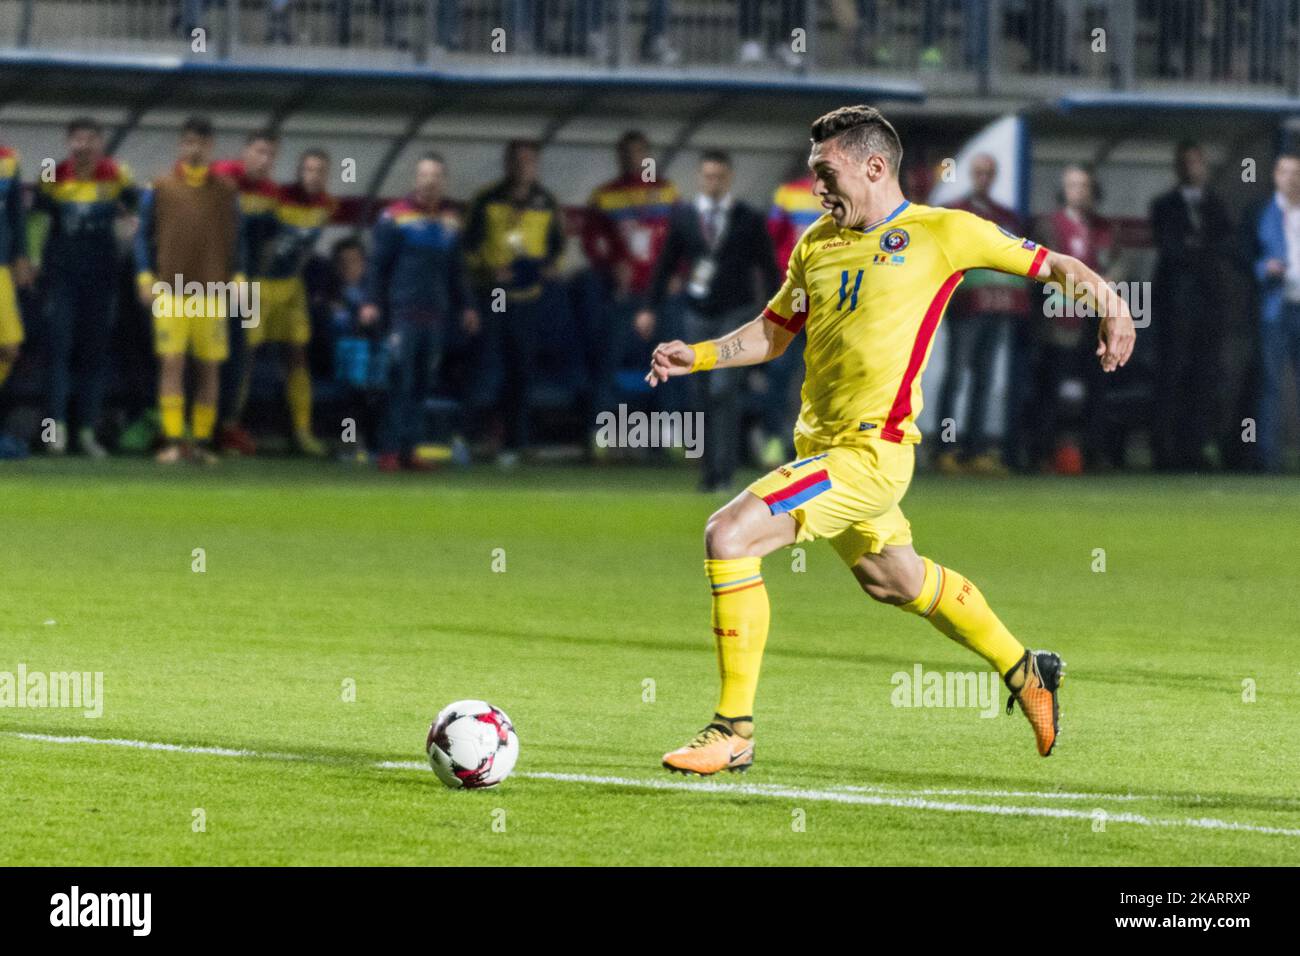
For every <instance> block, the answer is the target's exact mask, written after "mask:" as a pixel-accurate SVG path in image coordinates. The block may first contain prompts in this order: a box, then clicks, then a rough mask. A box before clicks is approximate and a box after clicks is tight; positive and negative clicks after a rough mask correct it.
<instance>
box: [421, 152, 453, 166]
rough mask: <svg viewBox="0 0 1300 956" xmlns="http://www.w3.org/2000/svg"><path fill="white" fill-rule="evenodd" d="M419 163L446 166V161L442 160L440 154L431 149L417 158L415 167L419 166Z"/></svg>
mask: <svg viewBox="0 0 1300 956" xmlns="http://www.w3.org/2000/svg"><path fill="white" fill-rule="evenodd" d="M421 163H437V164H438V165H439V166H446V165H447V160H445V159H444V158H443V156H442V153H439V152H437V151H435V150H432V149H431V150H429V151H428V152H425V153H421V154H420V156H419V158H418V159H416V161H415V165H417V166H419V165H420V164H421Z"/></svg>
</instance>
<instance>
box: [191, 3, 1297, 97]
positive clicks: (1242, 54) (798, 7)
mask: <svg viewBox="0 0 1300 956" xmlns="http://www.w3.org/2000/svg"><path fill="white" fill-rule="evenodd" d="M244 6H245V8H248V7H250V5H249V4H245V5H244ZM225 8H226V0H177V2H176V3H175V6H174V11H173V15H172V21H171V24H172V28H173V30H175V31H176V32H177V33H178V34H179V35H181V36H185V37H189V36H190V35H191V34H192V32H193V31H194V30H195V29H196V28H200V27H209V26H213V25H214V24H216V23H217V22H218V20H217V17H218V16H219V15H220V14H221V13H222V12H223V11H224V10H225ZM249 12H251V11H250V10H248V9H246V10H245V11H244V14H245V15H247V13H249ZM260 12H261V17H260V23H261V36H260V40H261V42H262V43H264V44H267V45H272V44H285V45H289V44H294V43H299V42H309V43H313V44H320V43H326V44H330V45H335V46H338V47H341V48H347V47H353V46H359V45H365V46H380V47H382V48H388V49H393V50H411V49H414V48H421V49H427V50H431V51H433V52H434V53H438V52H464V51H472V49H473V48H474V47H475V46H476V45H477V46H482V45H484V44H486V43H488V42H490V41H491V38H492V36H493V31H494V30H496V29H497V28H500V29H503V30H504V31H505V34H504V37H503V38H501V39H504V42H505V47H504V48H503V49H498V48H494V49H493V52H503V50H504V51H505V52H509V53H513V54H520V55H526V56H532V55H541V56H555V57H580V58H585V59H587V60H589V61H591V62H593V63H595V64H598V65H608V64H610V63H612V62H613V61H614V60H615V59H616V58H617V57H618V49H617V48H618V47H619V46H620V44H621V34H622V33H623V31H625V30H627V31H629V32H630V34H631V35H632V36H633V37H634V44H633V46H634V48H635V50H636V51H637V57H638V59H639V60H640V61H641V62H643V63H648V64H656V65H663V66H674V65H676V64H678V63H679V62H681V60H682V59H683V51H682V50H681V49H679V48H678V46H677V45H675V40H674V38H677V41H676V42H680V41H681V40H683V39H686V40H688V42H689V39H690V36H689V35H690V34H691V33H696V34H698V33H700V32H701V31H704V32H710V31H712V30H715V29H717V28H718V27H717V26H715V25H714V23H713V22H712V20H710V19H709V18H708V17H707V16H706V17H704V18H702V17H701V15H700V11H699V9H698V8H692V7H691V6H690V5H688V4H682V3H679V2H674V0H638V2H632V0H363V2H359V0H311V2H306V0H297V2H295V0H266V2H265V3H264V4H263V5H262V9H261V11H260ZM817 14H820V16H817ZM713 15H714V16H715V17H719V16H720V17H722V18H725V19H727V20H729V21H730V22H726V23H724V24H720V25H719V26H721V28H722V29H724V30H727V31H734V36H732V37H730V38H724V37H723V36H722V35H717V36H713V35H712V34H711V35H710V44H709V48H710V53H709V56H708V58H709V59H713V60H717V61H718V62H722V61H724V60H725V59H726V57H727V56H728V55H730V56H732V57H733V58H734V60H735V61H736V62H738V63H740V64H746V65H755V64H764V63H767V64H775V65H779V66H782V67H785V68H787V69H789V70H791V71H796V72H797V71H801V70H803V69H804V68H805V66H806V63H805V59H806V58H805V56H804V55H803V54H804V53H806V52H807V44H804V45H802V46H799V47H798V48H796V44H795V43H794V42H793V39H794V37H795V36H797V35H802V36H803V37H804V38H805V39H806V38H807V36H808V35H809V34H810V33H812V34H817V33H819V32H820V31H822V30H829V31H831V32H832V33H834V34H836V35H838V36H839V37H842V38H843V40H842V45H843V46H844V48H845V50H846V51H847V54H848V56H849V58H850V62H852V63H853V64H855V65H859V66H860V65H863V64H868V65H871V66H875V67H879V68H885V69H888V68H899V69H912V68H915V67H919V68H921V69H923V70H941V69H945V68H954V67H955V68H960V69H965V70H974V71H979V70H983V69H985V68H987V67H988V66H989V65H990V63H989V61H990V56H991V55H992V54H993V49H992V48H994V47H997V48H1000V50H999V55H1000V60H1001V62H1000V63H999V64H998V67H997V68H998V69H1009V68H1014V64H1015V62H1017V61H1018V62H1019V68H1020V69H1022V70H1024V71H1027V72H1051V73H1063V74H1072V73H1081V72H1086V69H1085V67H1086V64H1085V63H1084V62H1083V61H1084V59H1085V57H1086V54H1087V51H1088V50H1089V49H1090V44H1091V43H1092V42H1093V40H1094V39H1095V38H1094V37H1093V35H1092V31H1093V30H1094V29H1096V28H1098V27H1102V28H1104V29H1106V30H1115V31H1121V32H1126V33H1134V34H1136V35H1138V36H1139V37H1140V38H1141V39H1142V40H1143V41H1146V40H1147V39H1148V38H1150V40H1151V42H1150V47H1151V51H1150V53H1151V56H1150V60H1151V62H1150V63H1149V64H1144V67H1143V69H1144V72H1150V73H1151V74H1153V75H1154V76H1156V77H1162V78H1186V77H1191V76H1194V75H1195V76H1204V77H1206V78H1209V79H1214V80H1222V79H1237V80H1248V81H1250V82H1252V83H1282V82H1284V80H1285V71H1286V47H1285V43H1286V36H1287V32H1288V29H1289V28H1290V25H1291V24H1293V23H1294V21H1295V17H1296V12H1295V9H1294V5H1288V4H1287V3H1286V2H1285V0H1137V2H1136V3H1132V4H1123V3H1118V4H1117V3H1114V2H1106V0H1003V2H1001V3H999V4H996V5H995V4H993V3H992V0H920V2H915V3H911V2H897V0H836V2H832V3H828V4H824V5H822V7H820V8H819V7H818V6H817V5H816V3H815V2H814V0H737V3H736V4H735V5H734V7H731V8H726V7H719V8H716V10H714V11H713ZM994 18H996V21H995V20H994ZM629 24H630V26H629ZM796 31H802V34H797V33H796ZM991 34H992V38H991V36H990V35H991ZM726 39H729V42H722V41H724V40H726ZM1012 47H1014V50H1015V54H1014V55H1009V51H1010V49H1011V48H1012ZM728 51H730V52H729V53H728Z"/></svg>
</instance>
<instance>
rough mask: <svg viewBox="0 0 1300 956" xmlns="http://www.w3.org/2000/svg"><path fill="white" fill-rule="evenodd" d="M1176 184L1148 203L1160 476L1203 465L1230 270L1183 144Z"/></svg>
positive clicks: (1201, 169)
mask: <svg viewBox="0 0 1300 956" xmlns="http://www.w3.org/2000/svg"><path fill="white" fill-rule="evenodd" d="M1174 170H1175V172H1176V173H1177V175H1178V185H1176V186H1175V187H1174V188H1173V189H1171V190H1169V192H1167V193H1165V194H1163V195H1161V196H1159V197H1157V198H1156V200H1155V201H1154V202H1153V203H1152V204H1151V233H1152V239H1153V241H1154V244H1155V247H1156V253H1157V260H1156V270H1155V281H1154V283H1153V285H1152V290H1151V291H1152V309H1153V316H1152V331H1153V332H1154V333H1155V340H1156V396H1155V408H1154V416H1155V421H1154V422H1153V429H1152V439H1153V445H1154V451H1155V464H1156V467H1157V468H1159V469H1161V470H1164V471H1181V470H1187V469H1197V468H1200V467H1202V466H1205V465H1207V464H1208V461H1209V457H1208V449H1207V446H1209V445H1210V444H1211V443H1212V442H1213V440H1214V438H1215V437H1216V436H1215V434H1214V432H1215V428H1216V423H1217V421H1218V418H1219V416H1218V415H1217V414H1216V413H1217V412H1218V410H1219V405H1220V398H1221V396H1220V395H1219V383H1220V376H1219V374H1218V369H1217V367H1216V362H1217V356H1218V352H1219V349H1218V341H1217V331H1216V330H1217V329H1218V328H1219V326H1220V324H1221V323H1220V320H1219V314H1220V309H1221V306H1222V303H1221V301H1220V294H1219V290H1220V289H1221V288H1222V287H1223V282H1224V278H1225V274H1226V270H1227V269H1228V266H1229V258H1230V253H1231V245H1232V242H1231V239H1232V223H1231V221H1230V219H1229V216H1228V211H1227V207H1226V206H1224V204H1223V201H1222V200H1221V199H1220V198H1219V196H1218V195H1217V194H1216V193H1215V192H1214V191H1213V190H1212V189H1210V188H1209V186H1208V185H1207V182H1208V180H1209V169H1208V166H1207V164H1206V162H1205V156H1204V154H1203V153H1202V151H1201V148H1200V146H1198V145H1197V144H1196V143H1191V142H1184V143H1180V144H1179V145H1178V148H1177V151H1176V153H1175V155H1174Z"/></svg>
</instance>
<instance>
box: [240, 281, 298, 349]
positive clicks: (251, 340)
mask: <svg viewBox="0 0 1300 956" xmlns="http://www.w3.org/2000/svg"><path fill="white" fill-rule="evenodd" d="M257 286H258V302H257V315H256V318H257V321H256V323H255V324H253V325H249V326H246V327H245V329H244V335H245V336H246V338H245V341H246V342H247V343H248V347H249V348H257V346H259V345H261V344H262V343H263V342H284V343H287V344H289V345H306V344H307V343H308V342H309V341H310V340H311V319H310V318H308V316H307V287H306V286H304V285H303V283H302V280H301V279H259V280H257Z"/></svg>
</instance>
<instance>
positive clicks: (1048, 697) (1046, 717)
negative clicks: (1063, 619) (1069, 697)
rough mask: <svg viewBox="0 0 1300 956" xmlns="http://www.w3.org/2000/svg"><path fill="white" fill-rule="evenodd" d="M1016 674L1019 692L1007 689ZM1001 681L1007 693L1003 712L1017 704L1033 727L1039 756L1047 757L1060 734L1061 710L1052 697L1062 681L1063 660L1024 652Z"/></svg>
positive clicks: (1048, 655) (1010, 687)
mask: <svg viewBox="0 0 1300 956" xmlns="http://www.w3.org/2000/svg"><path fill="white" fill-rule="evenodd" d="M1017 675H1019V676H1020V678H1021V680H1020V687H1019V689H1016V688H1014V687H1012V686H1011V681H1012V679H1013V678H1014V677H1016V676H1017ZM1005 679H1006V682H1007V688H1008V689H1009V690H1010V691H1011V696H1010V697H1008V698H1007V713H1008V714H1009V713H1011V710H1012V708H1013V706H1014V703H1015V701H1020V709H1021V710H1022V711H1024V713H1025V716H1026V717H1027V718H1028V719H1029V726H1031V727H1033V728H1034V738H1035V740H1036V741H1037V743H1038V753H1039V755H1040V756H1043V757H1050V756H1051V754H1052V748H1053V747H1054V746H1056V738H1057V735H1059V734H1060V732H1061V707H1060V703H1059V702H1058V701H1057V699H1056V694H1057V691H1058V690H1059V689H1060V687H1061V681H1063V680H1064V679H1065V661H1063V660H1061V658H1060V655H1058V654H1053V653H1052V652H1051V651H1025V656H1024V657H1022V658H1020V662H1019V663H1018V664H1016V666H1015V667H1013V668H1011V670H1009V671H1007V675H1006V678H1005Z"/></svg>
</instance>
